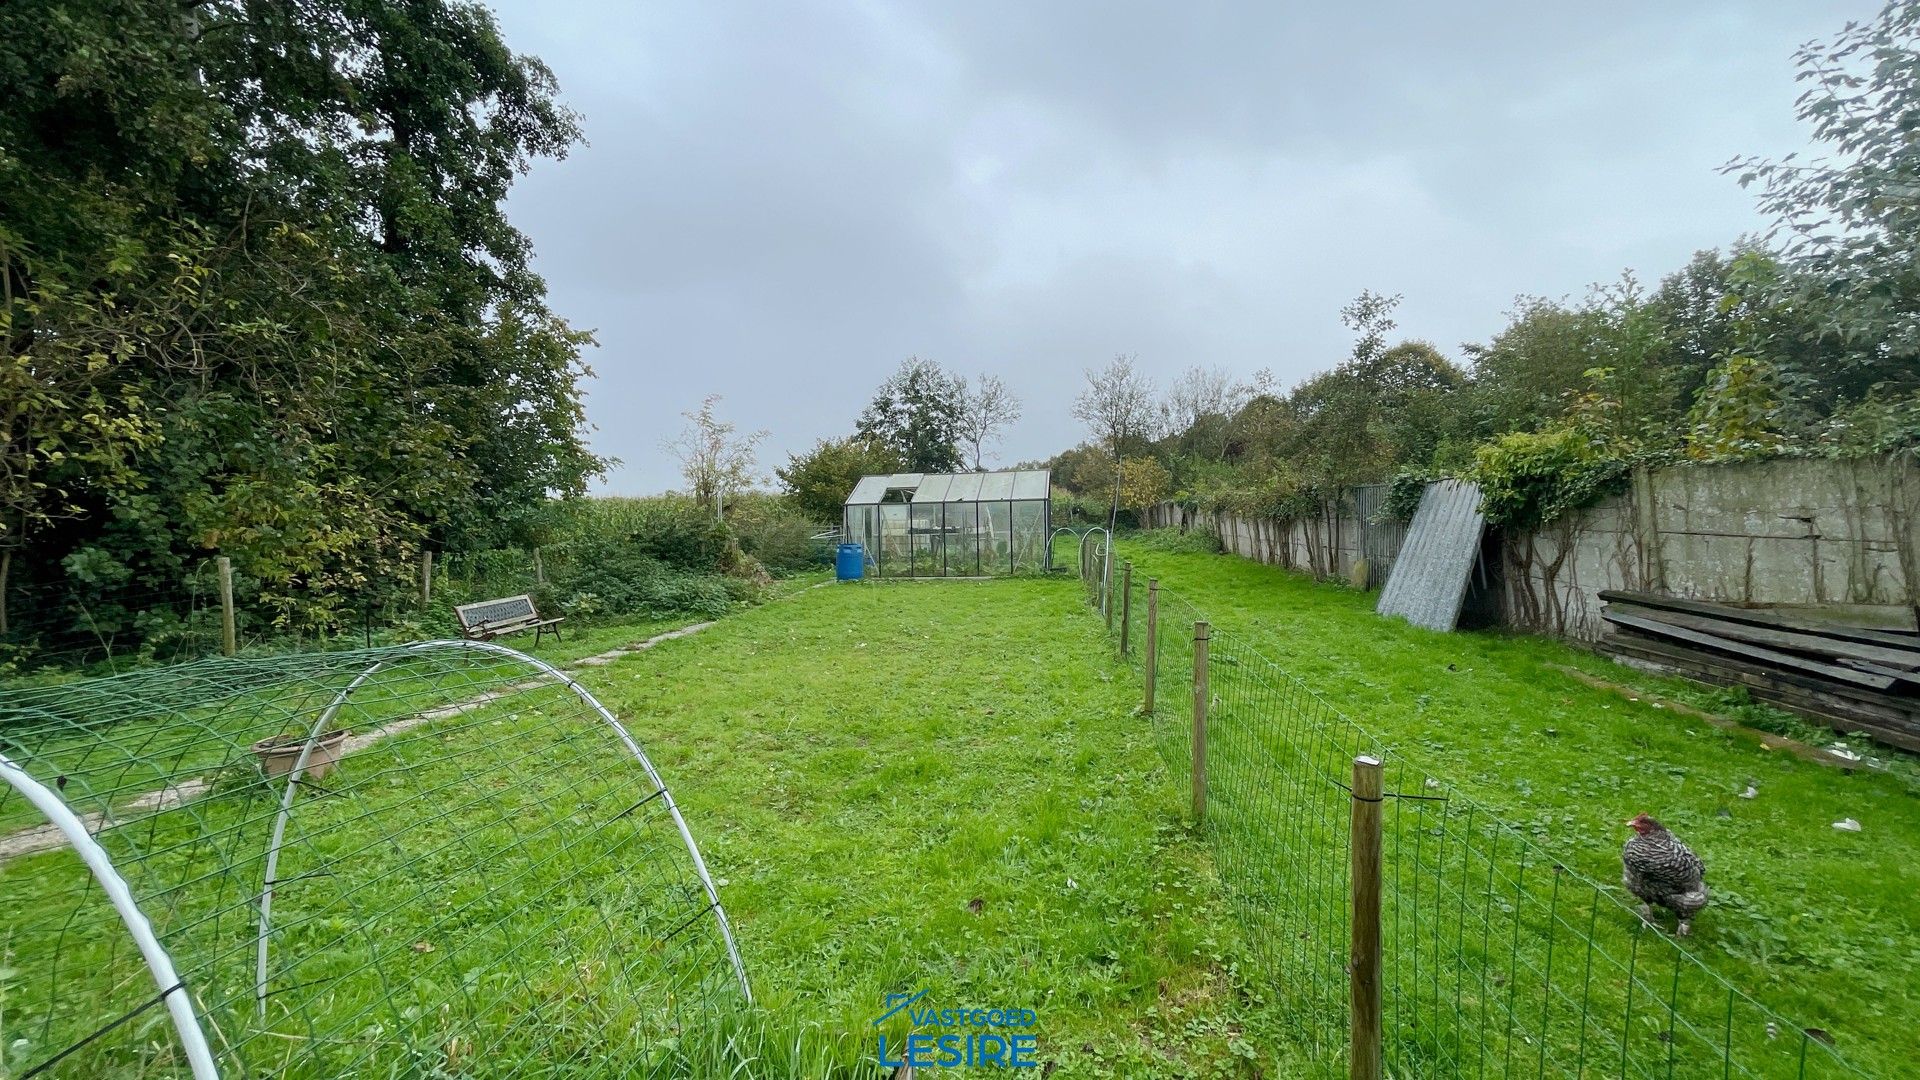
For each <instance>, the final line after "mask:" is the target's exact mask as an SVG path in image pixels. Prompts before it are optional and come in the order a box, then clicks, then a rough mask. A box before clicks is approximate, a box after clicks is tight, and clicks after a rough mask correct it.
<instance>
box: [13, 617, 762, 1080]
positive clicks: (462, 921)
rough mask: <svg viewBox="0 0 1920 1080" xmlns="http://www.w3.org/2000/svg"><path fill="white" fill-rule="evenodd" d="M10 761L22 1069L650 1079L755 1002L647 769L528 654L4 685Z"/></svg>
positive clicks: (305, 660) (477, 648) (376, 656)
mask: <svg viewBox="0 0 1920 1080" xmlns="http://www.w3.org/2000/svg"><path fill="white" fill-rule="evenodd" d="M276 739H278V740H283V741H284V742H285V744H286V745H285V748H284V749H283V750H282V751H281V752H280V753H277V754H275V753H263V748H261V747H260V746H259V744H260V743H261V742H262V741H266V740H276ZM0 753H4V755H5V758H6V761H5V762H4V763H0V778H4V779H5V780H6V781H8V782H7V783H6V784H3V785H0V908H4V910H5V911H6V912H7V915H6V917H5V931H4V933H5V938H4V948H5V951H6V959H5V965H4V970H3V971H0V1005H3V1006H4V1011H0V1048H4V1050H3V1052H4V1055H5V1056H4V1075H11V1076H28V1075H35V1074H37V1073H38V1074H45V1075H58V1076H85V1077H119V1076H128V1077H132V1076H141V1077H146V1076H174V1075H209V1074H210V1073H209V1070H208V1068H207V1064H206V1063H205V1062H202V1063H200V1067H199V1068H198V1070H197V1071H196V1069H195V1062H194V1061H193V1055H192V1052H191V1047H192V1044H193V1042H194V1040H195V1039H196V1038H204V1040H205V1043H206V1044H207V1047H208V1051H209V1057H210V1060H211V1066H212V1070H213V1072H214V1073H217V1075H221V1076H253V1075H271V1076H275V1077H308V1076H312V1077H320V1076H329V1077H331V1076H345V1075H373V1074H378V1075H448V1076H466V1075H487V1076H522V1075H535V1074H540V1075H550V1074H555V1073H564V1074H565V1075H568V1076H594V1075H609V1076H631V1075H647V1074H649V1073H651V1072H655V1071H659V1070H660V1069H663V1068H664V1067H665V1066H664V1065H663V1064H662V1063H663V1062H665V1061H667V1060H668V1059H669V1057H670V1055H671V1053H672V1050H673V1047H674V1045H675V1041H676V1040H677V1039H678V1038H679V1037H680V1036H681V1034H682V1033H683V1032H685V1031H687V1030H688V1029H689V1028H690V1027H696V1026H701V1025H704V1024H708V1023H710V1022H711V1021H712V1017H713V1016H714V1015H715V1014H716V1012H719V1011H724V1010H727V1009H730V1008H732V1007H733V1006H735V1005H738V1004H739V1003H740V1002H742V1001H743V1000H744V997H745V994H746V983H745V979H744V975H743V973H742V971H741V969H740V966H739V962H738V958H737V954H736V953H735V951H734V948H733V943H732V939H731V933H730V930H729V929H728V927H727V925H726V921H725V914H724V912H723V910H722V909H721V908H720V905H719V900H718V896H717V894H716V893H715V892H714V891H713V888H712V886H711V883H710V881H709V879H708V876H707V874H706V870H705V868H704V867H703V866H702V865H701V864H700V860H699V855H698V852H697V849H696V848H695V847H694V844H693V840H692V837H691V836H690V835H689V834H687V832H686V830H685V826H684V824H683V823H682V821H681V820H680V816H679V812H678V810H677V808H676V807H675V806H674V804H673V801H672V796H671V795H670V794H669V793H668V792H667V790H666V788H665V787H664V786H663V784H662V783H661V781H660V779H659V777H658V776H657V774H656V773H655V772H654V769H653V766H652V764H651V763H650V762H649V761H648V760H647V759H646V757H645V755H644V754H643V753H642V752H641V750H640V748H639V746H638V745H637V744H635V743H634V742H633V740H632V738H631V737H630V735H629V734H628V733H627V731H626V730H625V729H624V727H622V726H621V725H620V724H619V723H618V721H617V720H616V719H615V718H614V717H612V716H611V715H610V714H608V713H606V712H605V711H604V710H603V709H602V708H601V707H600V706H599V704H598V703H597V702H595V701H594V699H593V698H592V697H591V696H590V695H588V694H587V693H586V692H585V691H584V690H582V689H580V688H579V687H578V686H577V685H575V684H573V683H572V682H571V681H570V680H568V679H567V678H566V677H565V676H564V675H562V674H560V673H559V672H557V671H555V670H554V669H552V668H550V667H547V666H545V665H543V664H540V663H539V662H537V661H534V660H531V659H530V658H527V657H525V656H522V655H521V654H518V653H515V652H512V651H511V650H507V649H503V648H500V647H498V646H491V645H480V644H478V643H456V642H443V643H432V644H428V645H422V646H411V647H401V648H394V649H384V650H369V651H363V652H353V653H329V654H320V655H308V656H295V657H279V658H274V659H271V660H244V659H243V660H225V661H206V662H202V663H197V664H190V665H184V666H180V667H174V668H167V669H159V670H154V671H149V672H143V673H139V674H136V675H129V676H122V677H119V678H113V679H104V680H95V681H90V682H81V683H74V684H68V685H63V686H55V687H46V688H39V689H32V690H26V691H12V692H9V693H8V695H7V696H6V698H5V700H4V702H0ZM329 757H332V758H333V759H334V760H332V761H329V760H327V759H328V758H329ZM276 774H277V775H276ZM36 794H37V795H38V796H39V797H40V798H41V799H42V800H43V801H45V800H47V799H48V798H50V797H51V798H53V799H57V801H58V803H60V804H64V807H65V808H67V809H68V810H69V811H70V812H71V814H72V815H74V818H75V819H77V822H70V824H73V823H77V824H78V825H80V826H82V827H84V830H85V833H87V834H90V835H91V841H88V840H87V839H86V838H85V837H84V836H83V837H81V838H80V840H79V841H78V843H77V844H76V842H75V840H74V838H73V837H71V836H69V835H65V834H63V833H62V832H61V831H60V830H59V829H58V828H56V827H55V826H54V825H52V824H49V820H50V819H49V814H48V813H46V812H44V808H43V807H37V806H36V805H35V803H34V802H33V801H31V798H30V797H31V796H33V795H36ZM56 809H57V807H56ZM56 817H57V814H56ZM94 846H97V852H98V854H99V855H100V856H102V857H104V860H105V862H106V863H108V864H110V866H111V871H110V872H107V873H102V872H99V870H98V868H97V867H96V868H90V867H89V866H88V865H87V864H86V863H85V862H84V861H83V857H82V855H83V852H84V851H85V850H86V849H87V848H89V847H94ZM114 875H117V876H118V877H119V878H122V879H124V881H125V883H126V886H127V888H128V890H129V891H130V898H129V899H130V900H131V902H132V905H134V906H137V909H138V915H137V917H136V918H135V919H134V920H133V921H134V924H135V925H133V926H131V927H130V926H129V924H128V923H127V921H125V920H124V919H123V918H122V916H121V914H120V913H119V912H117V911H116V909H115V907H114V905H113V904H112V903H111V895H110V890H111V888H112V885H113V881H112V880H111V879H112V878H113V877H114ZM140 923H146V924H150V926H151V929H152V939H153V944H155V945H157V946H158V947H159V948H160V949H163V950H164V954H165V955H164V958H163V959H165V960H168V961H170V963H171V967H172V969H173V972H172V974H171V975H164V974H163V975H161V976H159V977H156V974H155V968H154V966H153V965H152V964H151V963H150V960H151V959H152V958H151V956H143V955H142V951H141V947H140V944H139V940H138V939H139V938H140V936H141V935H140V932H139V931H140V926H139V924H140ZM183 1009H184V1012H185V1014H187V1015H185V1016H184V1018H183V1015H182V1012H183ZM188 1027H194V1028H197V1031H198V1034H197V1035H196V1034H195V1033H194V1032H192V1031H188V1030H186V1028H188Z"/></svg>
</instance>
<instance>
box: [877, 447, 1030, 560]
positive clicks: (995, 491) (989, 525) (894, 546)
mask: <svg viewBox="0 0 1920 1080" xmlns="http://www.w3.org/2000/svg"><path fill="white" fill-rule="evenodd" d="M1052 479H1053V478H1052V474H1051V473H1049V472H1048V471H1047V470H1045V469H1023V470H1020V471H1018V472H986V473H953V474H940V473H894V474H892V475H890V476H864V477H861V478H860V482H859V483H858V484H856V485H854V488H853V494H851V495H849V496H847V504H846V519H845V523H844V524H845V529H846V538H847V539H848V540H850V541H855V542H858V543H859V544H860V545H861V546H862V547H863V548H865V549H866V568H867V572H868V573H869V574H871V575H872V576H874V577H882V578H899V577H979V576H982V575H990V574H1037V573H1040V572H1042V571H1044V570H1046V569H1048V568H1049V566H1050V565H1051V559H1050V557H1049V552H1048V550H1047V536H1048V535H1049V534H1050V533H1051V531H1052V524H1053V520H1052V508H1051V506H1050V504H1049V502H1048V499H1049V495H1050V492H1051V490H1052Z"/></svg>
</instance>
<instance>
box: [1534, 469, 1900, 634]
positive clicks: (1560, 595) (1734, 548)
mask: <svg viewBox="0 0 1920 1080" xmlns="http://www.w3.org/2000/svg"><path fill="white" fill-rule="evenodd" d="M1501 548H1502V551H1503V554H1504V556H1505V557H1504V559H1503V566H1502V568H1501V569H1502V572H1503V579H1502V583H1501V590H1502V599H1503V608H1504V610H1503V617H1504V620H1505V621H1506V622H1508V623H1509V624H1511V625H1514V626H1518V627H1521V628H1524V629H1529V630H1537V631H1542V632H1546V633H1553V634H1561V635H1564V636H1568V637H1574V638H1581V639H1592V638H1595V637H1598V636H1599V634H1600V632H1601V620H1600V607H1601V601H1600V599H1599V595H1598V594H1599V592H1600V591H1601V590H1602V589H1644V590H1648V591H1651V592H1658V593H1664V594H1666V595H1669V596H1681V597H1688V598H1691V599H1698V600H1716V601H1723V602H1727V603H1752V604H1791V605H1808V606H1821V607H1838V606H1842V605H1845V606H1849V607H1855V608H1858V609H1861V610H1860V611H1859V612H1858V613H1857V615H1858V617H1860V618H1862V619H1866V620H1872V619H1874V618H1877V617H1882V616H1887V617H1893V616H1894V613H1895V612H1896V611H1897V610H1898V609H1907V610H1908V611H1911V610H1912V609H1913V608H1914V607H1915V606H1916V604H1920V596H1916V592H1915V587H1916V585H1920V555H1916V553H1917V552H1920V468H1917V467H1916V466H1915V464H1914V462H1912V461H1911V460H1910V459H1886V458H1874V459H1864V460H1856V461H1831V460H1812V459H1809V460H1792V459H1787V460H1775V461H1765V462H1753V463H1747V464H1735V465H1699V466H1680V467H1675V468H1668V469H1660V470H1656V471H1651V472H1647V471H1643V472H1641V473H1638V474H1636V475H1635V476H1634V478H1633V484H1632V487H1631V488H1630V490H1629V491H1628V492H1627V493H1626V494H1624V495H1620V496H1616V497H1614V498H1611V499H1608V500H1607V501H1605V502H1603V503H1601V504H1599V505H1597V506H1594V507H1591V508H1589V509H1587V510H1583V511H1580V512H1578V513H1575V514H1572V515H1569V516H1568V517H1567V518H1566V519H1563V520H1562V521H1558V522H1554V523H1551V524H1549V525H1547V526H1546V527H1545V528H1543V529H1541V530H1539V531H1537V532H1533V533H1520V534H1512V535H1508V536H1505V537H1503V538H1502V539H1501Z"/></svg>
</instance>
